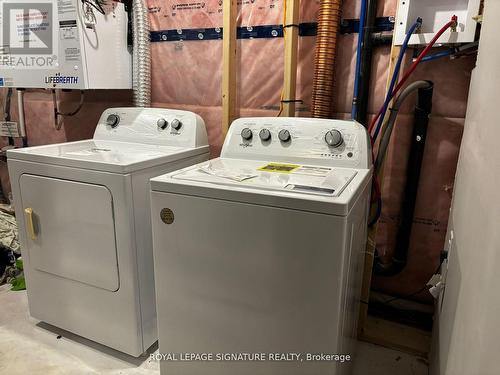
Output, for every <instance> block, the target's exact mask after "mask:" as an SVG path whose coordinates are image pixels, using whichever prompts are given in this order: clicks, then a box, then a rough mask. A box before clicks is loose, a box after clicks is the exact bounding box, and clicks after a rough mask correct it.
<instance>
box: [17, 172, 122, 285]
mask: <svg viewBox="0 0 500 375" xmlns="http://www.w3.org/2000/svg"><path fill="white" fill-rule="evenodd" d="M19 184H20V187H21V200H22V205H23V213H24V224H25V228H26V231H27V233H26V239H27V250H28V252H29V257H30V266H31V268H33V269H36V270H38V271H42V272H47V273H49V274H52V275H55V276H58V277H62V278H66V279H70V280H74V281H78V282H81V283H84V284H88V285H92V286H94V287H97V288H102V289H105V290H109V291H116V290H118V288H119V287H120V284H119V273H118V262H117V255H116V241H115V225H114V213H113V198H112V195H111V192H110V191H109V190H108V188H106V187H105V186H102V185H95V184H88V183H81V182H75V181H69V180H63V179H58V178H50V177H43V176H35V175H31V174H23V175H22V176H21V178H20V180H19ZM19 219H21V218H19Z"/></svg>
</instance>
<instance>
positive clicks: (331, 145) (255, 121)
mask: <svg viewBox="0 0 500 375" xmlns="http://www.w3.org/2000/svg"><path fill="white" fill-rule="evenodd" d="M221 156H222V157H228V158H241V159H257V160H277V161H279V160H286V161H296V162H305V161H306V160H310V159H312V160H310V161H309V163H313V160H314V163H315V164H322V165H335V166H338V167H349V168H353V167H358V168H363V167H365V168H369V166H371V162H372V160H371V145H370V141H369V137H368V133H367V131H366V129H365V128H364V127H363V126H362V125H361V124H359V123H357V122H355V121H344V120H329V119H311V118H300V117H293V118H284V117H277V118H274V117H273V118H266V117H258V118H241V119H238V120H236V121H234V122H233V124H232V125H231V127H230V129H229V133H228V135H227V137H226V141H225V142H224V146H223V148H222V154H221Z"/></svg>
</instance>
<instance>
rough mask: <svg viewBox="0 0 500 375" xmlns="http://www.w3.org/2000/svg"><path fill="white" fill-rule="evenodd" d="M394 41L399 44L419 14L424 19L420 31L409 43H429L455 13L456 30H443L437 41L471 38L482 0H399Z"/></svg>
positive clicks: (448, 41) (447, 41) (444, 42)
mask: <svg viewBox="0 0 500 375" xmlns="http://www.w3.org/2000/svg"><path fill="white" fill-rule="evenodd" d="M398 2H399V7H398V14H397V17H396V30H395V38H396V39H395V44H396V45H402V44H403V42H404V40H405V35H406V33H407V32H408V30H409V29H410V27H411V25H413V23H414V22H415V21H416V19H417V18H418V17H421V18H422V19H423V23H422V27H421V28H420V31H419V32H418V33H416V34H414V35H412V37H411V38H410V42H409V44H410V45H419V44H422V45H423V44H428V43H429V42H430V41H431V39H432V38H433V37H434V35H435V34H436V32H438V31H439V29H441V28H442V27H443V26H444V25H445V24H446V23H447V22H449V21H450V20H451V17H452V16H454V15H456V16H457V17H458V25H457V30H456V32H452V31H451V30H448V31H446V32H445V33H444V34H443V35H442V36H441V37H440V38H439V39H438V41H437V43H436V44H437V45H440V44H454V43H470V42H473V41H474V38H475V34H476V28H477V22H476V21H475V20H474V17H475V16H477V15H478V14H479V8H480V3H481V0H398Z"/></svg>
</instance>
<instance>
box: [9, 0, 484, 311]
mask: <svg viewBox="0 0 500 375" xmlns="http://www.w3.org/2000/svg"><path fill="white" fill-rule="evenodd" d="M186 3H189V4H192V3H196V4H198V3H199V4H200V5H199V6H197V7H195V8H199V9H184V8H183V7H179V4H186ZM147 4H148V8H149V13H150V20H151V25H152V30H153V31H161V30H172V29H183V28H184V29H186V28H188V29H192V28H205V27H221V26H222V13H221V12H220V10H221V5H220V4H221V2H220V1H219V0H205V1H203V2H201V1H200V2H198V1H190V2H187V1H185V0H148V1H147ZM202 4H204V5H202ZM318 4H319V1H318V0H302V1H301V16H300V18H301V22H314V21H315V20H316V13H317V9H318ZM173 13H175V15H173ZM395 14H396V0H379V4H378V16H394V15H395ZM282 18H283V14H282V2H281V1H278V0H255V1H253V2H250V1H247V0H244V1H242V4H241V5H240V11H239V16H238V23H239V25H243V26H258V25H276V24H281V23H282ZM343 18H345V19H350V18H359V1H358V0H346V1H344V5H343ZM424 22H425V20H424ZM356 43H357V34H344V35H340V36H339V42H338V52H337V54H338V57H337V64H336V70H335V77H336V86H335V94H336V95H335V102H334V105H333V110H334V112H335V117H336V118H342V119H346V118H350V112H351V102H352V91H353V89H352V86H353V82H354V66H355V60H356V47H357V45H356ZM238 46H239V49H238V51H239V72H238V100H237V104H238V115H239V116H276V115H277V114H278V111H279V100H280V92H281V88H282V81H283V50H284V39H283V38H271V39H253V40H252V39H246V40H240V41H239V44H238ZM314 47H315V38H314V37H311V36H307V37H301V38H300V41H299V66H298V88H297V98H298V99H302V100H303V101H304V104H303V105H299V106H298V108H297V115H298V116H309V114H310V113H309V108H310V101H311V90H312V77H313V64H314ZM151 48H152V58H153V63H152V71H153V72H152V75H153V82H152V87H153V92H152V100H153V106H157V107H170V108H180V109H186V110H191V111H194V112H197V113H199V114H200V115H201V116H202V117H203V118H204V119H205V122H206V123H207V128H208V134H209V142H210V145H211V152H212V156H213V157H215V156H217V155H218V154H219V153H220V149H221V146H222V143H223V139H222V133H221V114H222V112H221V81H222V61H221V59H222V41H221V40H199V41H183V42H179V41H161V42H154V43H152V47H151ZM410 55H411V53H408V56H407V59H406V63H405V65H406V66H408V64H409V63H411V56H410ZM389 57H390V46H384V47H378V48H377V49H376V52H375V55H374V59H373V70H372V84H371V93H370V101H369V112H370V113H372V114H373V113H376V112H377V110H378V108H379V107H380V105H381V104H382V101H383V98H384V95H385V88H386V81H387V69H388V65H389ZM474 63H475V58H474V57H466V58H462V59H458V60H452V61H450V60H449V59H442V60H438V61H434V62H429V63H426V64H422V66H420V67H419V68H418V70H417V71H416V72H415V74H414V76H413V80H416V79H430V80H433V81H434V83H435V90H434V111H433V115H432V119H431V122H430V127H429V134H428V140H427V148H426V153H425V157H424V165H423V169H422V178H421V184H420V188H419V189H420V190H419V196H418V200H417V208H416V213H415V225H414V230H413V233H412V240H411V246H410V253H409V262H408V266H407V268H406V269H405V270H404V271H403V272H402V273H401V274H400V275H398V276H394V277H390V278H386V277H384V278H381V277H375V278H374V280H373V287H374V288H375V289H377V290H379V291H382V292H385V293H388V294H395V295H407V294H410V293H413V292H414V291H415V290H418V289H420V288H421V287H422V286H423V285H424V284H425V283H426V282H427V280H428V279H429V277H430V275H431V274H432V273H433V271H434V270H435V269H436V267H437V265H438V263H439V253H440V252H441V250H442V248H443V244H444V238H445V233H446V228H447V224H448V213H449V207H450V202H451V196H452V191H453V180H454V175H455V167H456V163H457V158H458V151H459V147H460V140H461V136H462V130H463V123H464V117H465V110H466V103H467V95H468V86H469V80H470V73H471V70H472V68H473V66H474ZM3 94H4V90H2V93H1V95H3ZM408 102H409V103H408V104H407V105H406V106H405V107H404V108H403V109H402V111H401V115H400V117H399V121H398V124H397V127H396V129H395V131H394V136H393V140H392V146H391V148H390V149H389V151H388V156H387V167H386V179H385V182H384V186H383V211H382V218H381V225H380V226H379V235H378V238H377V243H378V250H379V253H380V254H381V255H382V256H383V257H387V259H389V258H390V256H391V254H392V252H393V247H394V242H395V233H396V232H395V230H396V225H397V220H398V215H399V207H400V202H401V194H402V189H403V187H404V182H405V181H404V180H405V165H406V160H407V155H408V145H409V137H410V135H411V124H412V115H411V113H412V108H413V104H414V99H413V98H412V99H411V100H408ZM77 103H78V93H76V92H75V93H62V94H61V103H60V105H61V108H62V109H63V110H70V109H71V108H74V107H75V106H76V105H77ZM122 105H131V93H130V92H128V91H119V92H117V91H94V92H88V93H87V95H86V101H85V105H84V107H83V109H82V111H81V112H80V113H79V114H78V115H77V116H75V117H73V118H67V119H65V122H64V126H63V128H62V129H61V130H60V131H56V130H55V129H54V125H53V110H52V98H51V95H50V93H49V92H44V91H43V90H30V91H28V92H27V93H26V123H27V133H28V136H29V144H30V145H40V144H48V143H57V142H64V141H74V140H79V139H85V138H90V137H91V136H92V134H93V131H94V128H95V125H96V123H97V120H98V118H99V115H100V113H101V112H102V111H103V110H104V109H105V108H107V107H111V106H122ZM14 107H15V100H14V101H13V105H12V112H13V117H14V118H16V111H15V108H14ZM6 144H7V142H6V140H5V139H2V140H0V146H4V145H6ZM0 176H1V181H2V185H3V188H4V190H6V191H8V190H9V186H8V176H7V170H6V166H5V163H0ZM415 298H416V299H424V300H427V301H428V302H430V300H429V299H426V298H425V296H422V295H421V296H419V295H417V296H415Z"/></svg>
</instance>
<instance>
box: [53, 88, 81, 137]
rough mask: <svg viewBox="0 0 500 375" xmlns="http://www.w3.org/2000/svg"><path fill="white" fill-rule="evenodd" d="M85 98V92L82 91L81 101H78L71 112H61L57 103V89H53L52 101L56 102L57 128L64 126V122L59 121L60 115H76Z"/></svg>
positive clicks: (55, 120) (55, 122)
mask: <svg viewBox="0 0 500 375" xmlns="http://www.w3.org/2000/svg"><path fill="white" fill-rule="evenodd" d="M84 100H85V92H84V91H80V102H79V103H78V106H77V107H76V108H75V109H74V110H73V111H71V112H59V108H58V105H57V94H56V90H52V101H53V103H54V126H55V128H56V130H60V129H61V126H62V124H60V123H59V117H60V116H67V117H71V116H74V115H76V114H77V113H78V112H80V109H82V107H83V102H84Z"/></svg>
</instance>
